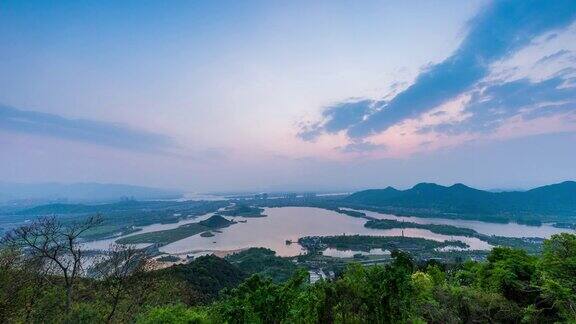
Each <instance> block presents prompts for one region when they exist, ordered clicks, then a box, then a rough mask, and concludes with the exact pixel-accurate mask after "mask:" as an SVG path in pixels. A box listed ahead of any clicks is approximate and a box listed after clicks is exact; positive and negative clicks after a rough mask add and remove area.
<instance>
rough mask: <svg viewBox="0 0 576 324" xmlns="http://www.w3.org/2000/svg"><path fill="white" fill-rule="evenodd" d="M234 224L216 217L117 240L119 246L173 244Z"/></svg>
mask: <svg viewBox="0 0 576 324" xmlns="http://www.w3.org/2000/svg"><path fill="white" fill-rule="evenodd" d="M232 224H234V222H231V221H229V220H227V219H226V218H224V217H222V216H219V215H214V216H211V217H210V218H208V219H206V220H203V221H200V222H198V223H192V224H186V225H182V226H179V227H177V228H173V229H169V230H164V231H156V232H149V233H142V234H136V235H132V236H128V237H123V238H121V239H119V240H116V243H118V244H139V243H155V244H160V245H164V244H169V243H172V242H176V241H179V240H181V239H185V238H187V237H189V236H192V235H196V234H199V233H204V232H207V231H210V230H212V229H218V228H224V227H228V226H230V225H232Z"/></svg>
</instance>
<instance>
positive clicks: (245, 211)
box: [218, 203, 266, 217]
mask: <svg viewBox="0 0 576 324" xmlns="http://www.w3.org/2000/svg"><path fill="white" fill-rule="evenodd" d="M263 212H264V209H263V208H259V207H253V206H249V205H245V204H242V203H235V204H234V205H233V206H231V207H227V208H226V209H225V210H222V211H219V212H218V214H220V215H224V216H234V217H266V215H263V214H262V213H263Z"/></svg>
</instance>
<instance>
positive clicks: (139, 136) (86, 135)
mask: <svg viewBox="0 0 576 324" xmlns="http://www.w3.org/2000/svg"><path fill="white" fill-rule="evenodd" d="M0 130H6V131H9V132H17V133H24V134H31V135H41V136H51V137H55V138H61V139H66V140H72V141H78V142H85V143H91V144H97V145H103V146H110V147H115V148H120V149H128V150H134V151H148V152H150V151H162V150H164V149H166V148H170V147H173V146H174V142H173V140H172V139H171V138H170V137H168V136H165V135H162V134H157V133H152V132H147V131H144V130H138V129H134V128H131V127H128V126H125V125H121V124H115V123H106V122H100V121H93V120H87V119H70V118H66V117H63V116H59V115H55V114H48V113H42V112H36V111H29V110H20V109H16V108H12V107H7V106H0Z"/></svg>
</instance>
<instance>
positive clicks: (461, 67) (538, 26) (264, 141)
mask: <svg viewBox="0 0 576 324" xmlns="http://www.w3.org/2000/svg"><path fill="white" fill-rule="evenodd" d="M0 48H1V49H2V50H0V151H1V152H2V153H1V154H0V166H1V167H0V182H21V183H32V182H36V183H40V182H42V183H43V182H59V183H76V182H98V183H123V184H133V185H142V186H151V187H161V188H175V189H180V190H183V191H186V192H215V191H282V190H300V191H304V190H310V191H325V190H353V189H361V188H381V187H386V186H394V187H398V188H408V187H411V186H412V185H414V184H416V183H419V182H434V183H439V184H443V185H450V184H453V183H464V184H466V185H469V186H472V187H477V188H483V189H498V188H501V189H520V188H521V189H528V188H532V187H536V186H540V185H545V184H550V183H556V182H561V181H564V180H574V179H576V167H575V166H576V2H574V1H571V0H556V1H545V0H539V1H535V0H527V1H523V0H515V1H487V0H486V1H484V0H474V1H456V0H454V1H361V2H349V1H290V2H273V1H242V2H235V1H205V2H202V1H198V2H194V1H170V2H161V1H150V2H146V3H142V2H138V1H123V2H117V1H58V2H43V1H13V0H7V1H3V2H2V4H0Z"/></svg>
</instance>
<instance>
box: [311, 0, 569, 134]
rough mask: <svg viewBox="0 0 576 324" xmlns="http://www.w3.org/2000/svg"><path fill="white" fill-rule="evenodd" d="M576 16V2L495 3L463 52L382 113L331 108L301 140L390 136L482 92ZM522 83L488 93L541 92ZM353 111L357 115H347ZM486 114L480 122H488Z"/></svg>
mask: <svg viewBox="0 0 576 324" xmlns="http://www.w3.org/2000/svg"><path fill="white" fill-rule="evenodd" d="M575 17H576V2H574V1H572V0H558V1H547V0H534V1H494V2H492V3H491V4H490V5H489V6H487V7H486V8H484V10H482V12H481V13H480V14H478V15H477V16H476V17H475V18H474V19H473V20H472V21H471V22H470V23H469V31H468V33H467V36H466V37H465V39H464V40H463V41H462V43H461V45H460V46H459V48H458V49H457V50H456V51H455V52H454V53H453V54H452V55H451V56H450V57H448V58H447V59H445V60H444V61H442V62H440V63H438V64H435V65H432V66H430V67H428V68H427V69H426V70H425V71H423V72H421V73H420V75H419V76H418V77H417V78H416V80H415V81H414V83H413V84H412V85H411V86H409V87H408V88H407V89H405V90H404V91H402V92H400V93H398V94H397V95H396V96H394V97H393V98H392V99H391V100H389V101H388V102H386V103H382V105H381V106H378V107H376V108H375V107H374V101H371V100H359V101H356V102H354V103H353V105H350V104H349V103H347V104H346V106H344V107H345V108H341V110H342V111H346V114H335V112H334V109H335V108H334V107H339V105H335V106H334V107H329V108H328V109H326V110H325V111H324V113H323V115H322V117H323V119H322V120H321V121H319V122H316V123H312V125H313V127H311V128H309V129H308V131H309V132H308V133H306V132H303V133H302V134H305V135H308V136H301V137H302V138H304V137H307V138H314V137H317V136H319V135H320V134H323V133H324V134H331V133H334V132H337V131H345V132H346V134H347V135H348V137H349V138H351V139H356V140H358V139H362V138H366V137H368V136H371V135H374V134H378V133H381V132H384V131H386V130H387V129H389V128H390V127H392V126H394V125H397V124H398V123H400V122H402V121H405V120H407V119H413V118H417V117H418V116H420V115H421V114H423V113H425V112H428V111H430V110H432V109H434V108H435V107H438V106H440V105H442V104H444V103H446V102H448V101H450V100H454V99H455V98H457V97H458V96H460V95H462V94H464V93H466V92H468V91H470V90H471V89H473V88H475V87H477V86H478V84H479V82H481V81H482V80H483V79H484V78H485V77H487V76H488V75H489V73H490V66H491V64H492V63H494V62H496V61H499V60H502V59H505V58H507V57H509V56H511V55H512V54H513V53H515V52H517V51H518V50H519V49H521V48H523V47H524V46H526V45H528V44H529V43H530V42H531V40H533V39H534V38H535V37H537V36H539V35H542V34H544V33H546V32H549V31H552V30H555V29H559V28H563V27H565V26H567V25H568V24H570V23H571V22H572V21H574V19H575ZM556 54H557V55H564V54H565V53H564V52H558V53H556ZM550 59H554V57H551V58H550ZM522 82H524V83H522ZM522 82H520V83H511V84H506V85H499V86H498V87H497V88H496V87H493V88H489V89H488V91H489V92H490V91H492V92H494V94H495V95H497V96H499V97H500V98H502V96H505V94H503V92H505V91H523V90H520V89H516V88H514V87H520V88H522V89H524V91H531V90H530V86H532V87H537V86H536V85H530V84H526V81H522ZM554 82H556V81H550V82H549V83H544V84H540V85H539V86H541V87H543V88H539V90H541V92H540V94H541V97H542V96H543V97H546V94H548V95H552V92H553V91H556V90H557V89H558V84H556V83H554ZM554 93H556V94H559V92H554ZM540 99H542V100H544V99H545V98H540ZM506 100H507V101H508V102H506V104H507V105H506V106H504V103H501V104H502V105H501V106H500V107H501V108H507V107H513V108H512V109H513V110H514V109H517V108H514V107H518V104H519V103H518V102H513V101H514V100H526V98H523V99H516V98H515V96H506ZM474 104H476V105H477V108H478V109H475V108H474V107H471V108H470V109H472V110H475V111H476V110H480V108H485V107H480V106H481V105H482V106H485V104H481V103H473V105H474ZM491 104H493V105H494V104H496V103H495V102H492V103H491ZM347 108H350V110H354V111H347ZM336 110H337V111H339V110H338V109H336ZM510 113H513V112H508V114H510ZM482 114H483V113H480V114H479V116H478V117H477V118H483V117H482ZM334 116H337V117H338V118H335V117H334ZM359 116H361V118H360V117H359ZM333 120H336V121H337V123H336V125H335V126H332V121H333ZM312 135H313V136H312Z"/></svg>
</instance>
